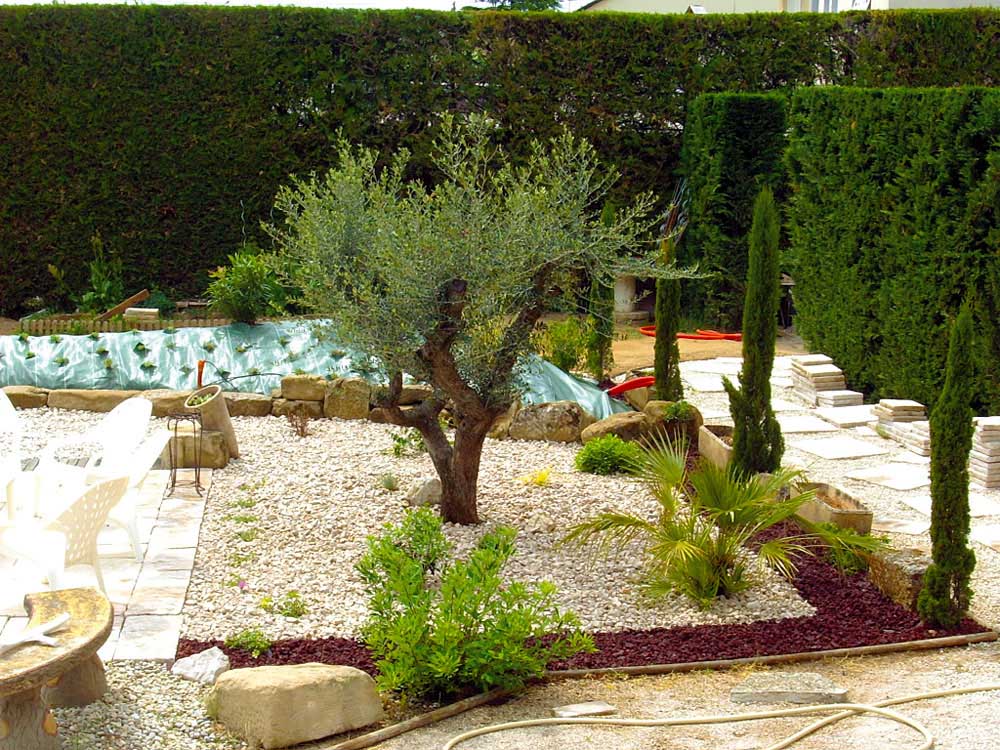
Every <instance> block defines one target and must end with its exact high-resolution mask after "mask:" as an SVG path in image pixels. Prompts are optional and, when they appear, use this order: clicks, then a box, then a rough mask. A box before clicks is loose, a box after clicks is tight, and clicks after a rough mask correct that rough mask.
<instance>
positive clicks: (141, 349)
mask: <svg viewBox="0 0 1000 750" xmlns="http://www.w3.org/2000/svg"><path fill="white" fill-rule="evenodd" d="M132 351H134V352H135V353H136V354H145V353H146V352H148V351H149V347H148V346H146V345H145V344H144V343H142V342H141V341H140V342H139V343H138V344H136V345H135V346H133V347H132Z"/></svg>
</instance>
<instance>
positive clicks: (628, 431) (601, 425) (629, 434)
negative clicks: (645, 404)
mask: <svg viewBox="0 0 1000 750" xmlns="http://www.w3.org/2000/svg"><path fill="white" fill-rule="evenodd" d="M652 424H653V423H652V422H651V421H650V419H649V417H647V416H646V415H645V414H643V413H642V412H641V411H627V412H623V413H621V414H612V415H611V416H610V417H605V418H604V419H601V420H599V421H597V422H594V424H592V425H590V426H589V427H587V428H586V429H585V430H584V431H583V432H582V433H580V440H581V441H583V443H584V445H586V444H587V443H589V442H590V441H591V440H594V439H595V438H599V437H604V436H605V435H617V436H618V437H620V438H621V439H622V440H625V441H628V442H635V441H638V440H641V439H642V438H644V437H645V436H646V435H648V434H649V430H650V428H651V427H652Z"/></svg>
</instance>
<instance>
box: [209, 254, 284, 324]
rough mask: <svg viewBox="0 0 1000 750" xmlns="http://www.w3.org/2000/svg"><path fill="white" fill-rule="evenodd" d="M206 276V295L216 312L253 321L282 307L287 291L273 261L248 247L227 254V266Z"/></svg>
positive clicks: (276, 311) (278, 312)
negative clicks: (207, 280) (209, 280)
mask: <svg viewBox="0 0 1000 750" xmlns="http://www.w3.org/2000/svg"><path fill="white" fill-rule="evenodd" d="M209 276H211V277H212V283H211V284H209V286H208V297H209V300H210V301H211V304H212V310H213V311H215V312H217V313H220V314H222V315H225V316H227V317H230V318H232V319H233V320H237V321H239V322H241V323H251V324H252V323H255V322H257V320H258V319H259V318H263V317H264V316H266V315H280V314H281V313H282V312H284V310H285V304H286V301H287V299H286V295H287V290H286V289H285V288H284V286H282V284H281V280H280V279H279V278H278V273H277V271H276V270H275V267H274V262H273V260H272V259H271V258H269V257H268V256H266V255H264V254H262V253H259V252H255V251H254V250H253V249H247V250H244V251H241V252H238V253H236V254H235V255H230V256H229V266H223V267H220V268H218V269H216V270H215V271H210V272H209Z"/></svg>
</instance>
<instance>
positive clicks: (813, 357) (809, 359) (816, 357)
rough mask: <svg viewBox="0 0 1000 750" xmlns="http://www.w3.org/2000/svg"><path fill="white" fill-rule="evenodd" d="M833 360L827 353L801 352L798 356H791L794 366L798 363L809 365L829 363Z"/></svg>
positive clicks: (804, 365)
mask: <svg viewBox="0 0 1000 750" xmlns="http://www.w3.org/2000/svg"><path fill="white" fill-rule="evenodd" d="M832 362H833V360H832V359H830V358H829V357H828V356H826V355H825V354H800V355H799V356H797V357H792V358H791V366H792V367H794V366H795V365H796V364H799V365H802V366H803V367H809V366H810V365H828V364H831V363H832Z"/></svg>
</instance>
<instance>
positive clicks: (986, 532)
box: [969, 523, 1000, 552]
mask: <svg viewBox="0 0 1000 750" xmlns="http://www.w3.org/2000/svg"><path fill="white" fill-rule="evenodd" d="M969 538H970V539H972V541H974V542H979V543H980V544H985V545H986V546H987V547H991V548H993V549H995V550H997V551H998V552H1000V524H995V523H993V524H977V525H975V526H973V527H972V531H970V532H969Z"/></svg>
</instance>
